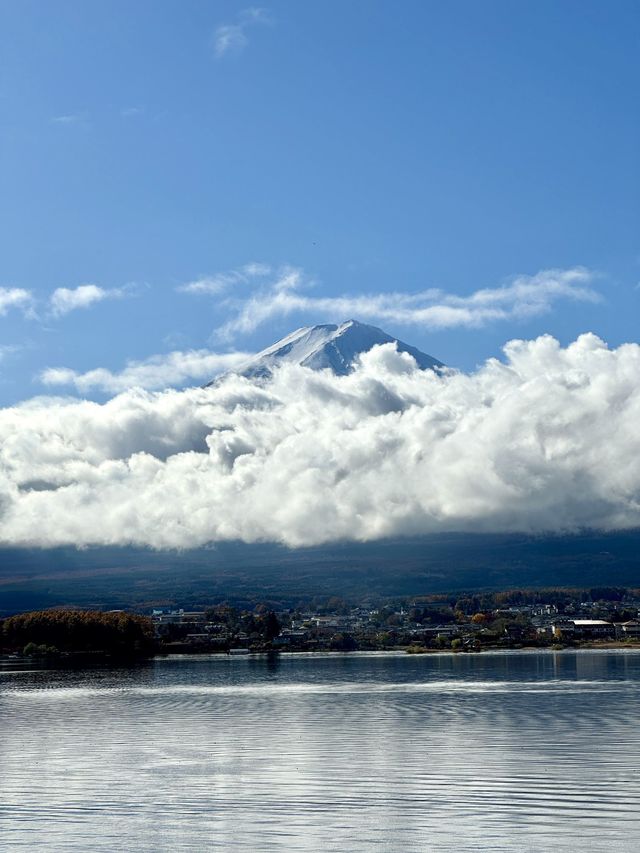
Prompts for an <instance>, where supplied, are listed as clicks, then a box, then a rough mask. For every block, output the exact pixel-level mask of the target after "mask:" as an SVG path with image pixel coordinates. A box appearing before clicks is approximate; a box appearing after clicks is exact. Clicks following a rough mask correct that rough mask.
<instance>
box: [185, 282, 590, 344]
mask: <svg viewBox="0 0 640 853" xmlns="http://www.w3.org/2000/svg"><path fill="white" fill-rule="evenodd" d="M595 279H596V275H595V274H594V273H593V272H591V271H590V270H587V269H585V268H583V267H574V268H572V269H564V270H563V269H550V270H543V271H541V272H538V273H537V274H536V275H521V276H516V277H515V278H513V279H512V280H511V281H509V282H508V283H506V284H503V285H501V286H498V287H493V288H482V289H480V290H475V291H473V292H472V293H470V294H467V295H464V296H461V295H457V294H452V293H446V292H445V291H442V290H440V289H436V288H431V289H428V290H422V291H419V292H417V293H406V292H401V291H391V292H386V293H384V292H383V293H373V294H366V293H365V294H344V295H340V296H316V295H314V294H313V293H312V292H311V293H310V292H309V291H310V290H312V288H313V282H312V281H311V280H310V279H309V278H308V277H307V276H306V275H305V274H304V272H303V271H302V270H301V269H297V268H295V267H282V268H280V269H279V270H277V271H276V272H275V273H274V274H273V276H272V277H271V278H270V280H268V281H264V278H263V279H262V280H260V281H257V282H256V286H255V288H254V289H253V291H251V292H250V293H248V294H247V295H246V296H244V297H243V296H238V295H234V296H233V297H229V298H227V299H225V300H224V302H223V303H222V304H223V306H224V307H226V308H227V309H228V310H229V311H230V313H231V316H230V318H229V319H228V320H227V321H226V322H225V323H224V324H223V325H221V326H220V327H219V328H218V329H217V336H218V338H219V339H221V340H230V339H232V338H233V337H234V336H235V335H237V334H246V333H250V332H253V331H254V330H255V329H257V328H258V327H259V326H261V325H262V324H263V323H266V322H268V321H269V320H271V319H273V318H276V317H288V316H290V315H295V314H300V315H309V316H310V317H312V318H313V319H314V320H315V321H316V322H317V321H318V320H319V319H320V318H326V319H330V320H341V319H344V318H346V317H356V318H359V319H364V320H377V321H381V322H389V323H394V324H397V325H405V326H416V327H421V328H424V329H452V328H459V327H466V328H479V327H481V326H485V325H487V324H489V323H493V322H499V321H504V320H524V319H527V318H531V317H536V316H540V315H542V314H546V313H548V312H549V311H550V310H551V309H552V307H553V305H554V303H556V302H557V301H558V300H561V299H568V300H574V301H583V302H597V301H599V299H600V296H599V295H598V293H597V292H596V290H595V289H594V287H593V283H594V281H595ZM212 280H216V279H215V278H214V279H212ZM251 283H253V282H251ZM185 290H187V292H191V293H194V292H203V293H205V292H214V291H213V290H212V291H207V290H206V289H205V288H204V287H202V288H201V289H196V288H195V287H192V288H185ZM221 291H222V288H220V289H218V290H216V291H215V292H217V293H219V292H221Z"/></svg>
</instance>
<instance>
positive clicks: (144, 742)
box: [0, 652, 640, 851]
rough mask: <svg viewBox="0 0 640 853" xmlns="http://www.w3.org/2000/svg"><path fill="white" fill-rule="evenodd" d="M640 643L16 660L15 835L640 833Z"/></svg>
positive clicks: (129, 844)
mask: <svg viewBox="0 0 640 853" xmlns="http://www.w3.org/2000/svg"><path fill="white" fill-rule="evenodd" d="M638 699H640V654H638V653H633V652H576V653H567V652H562V653H557V654H551V653H547V654H537V653H520V654H495V655H494V654H481V655H455V656H453V655H445V654H443V655H424V656H415V657H412V656H407V655H342V656H339V655H294V656H282V657H280V658H278V657H264V658H257V657H236V658H232V657H226V656H210V657H202V658H190V659H185V658H167V659H160V660H157V661H154V662H153V663H151V664H150V665H148V666H144V667H136V668H132V669H120V670H93V671H90V672H86V671H84V672H62V671H50V672H4V673H0V725H1V726H2V738H1V740H0V762H1V767H2V775H1V776H0V839H2V840H0V846H2V845H4V847H3V849H22V848H23V847H24V848H26V847H28V846H31V847H33V846H36V847H37V849H39V850H40V849H46V850H60V851H66V850H83V851H84V850H113V849H116V848H118V847H123V848H124V849H126V850H209V849H222V850H232V849H243V850H282V851H289V850H318V849H322V848H327V849H328V850H340V851H342V850H354V851H358V850H370V849H376V850H378V849H381V850H393V851H395V850H398V851H399V850H402V851H404V850H467V851H471V850H473V851H478V850H510V851H523V850H536V851H537V850H540V851H543V850H549V849H552V848H553V849H554V850H577V849H581V848H582V847H583V846H584V845H585V844H586V845H588V846H589V847H590V848H591V850H592V851H597V850H612V849H616V850H623V851H624V850H635V849H636V847H637V842H638V841H639V840H640V819H639V817H638V814H639V806H640V778H639V776H640V774H639V772H638V770H637V769H636V768H637V767H638V766H639V759H640V735H639V732H638V727H637V725H636V719H635V711H634V709H637V707H638Z"/></svg>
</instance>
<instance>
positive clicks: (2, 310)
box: [0, 287, 33, 317]
mask: <svg viewBox="0 0 640 853" xmlns="http://www.w3.org/2000/svg"><path fill="white" fill-rule="evenodd" d="M14 308H17V309H19V310H21V311H22V312H23V313H25V314H29V313H31V312H32V311H33V295H32V294H31V291H29V290H25V289H24V288H22V287H0V317H4V315H5V314H7V313H8V312H9V311H10V310H11V309H14Z"/></svg>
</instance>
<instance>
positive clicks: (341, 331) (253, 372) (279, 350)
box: [234, 320, 443, 378]
mask: <svg viewBox="0 0 640 853" xmlns="http://www.w3.org/2000/svg"><path fill="white" fill-rule="evenodd" d="M388 343H395V345H396V346H397V348H398V351H399V352H407V353H409V354H410V355H412V356H413V358H415V360H416V362H417V363H418V366H419V367H421V368H422V369H423V370H424V369H427V368H436V367H442V366H443V364H442V362H440V361H438V359H436V358H433V357H432V356H430V355H427V354H426V353H423V352H421V351H420V350H418V349H416V348H415V347H412V346H410V345H409V344H405V343H404V342H403V341H399V340H398V339H397V338H394V337H392V336H391V335H388V334H387V333H386V332H383V331H382V329H378V328H377V327H376V326H369V325H367V324H366V323H359V322H358V321H357V320H346V321H345V322H344V323H340V325H336V324H333V323H329V324H324V325H319V326H305V327H303V328H301V329H296V331H295V332H291V334H289V335H287V336H286V337H284V338H282V339H281V340H279V341H277V343H275V344H272V346H270V347H267V348H266V349H264V350H262V352H259V353H257V355H255V356H253V357H252V358H251V359H249V360H248V361H247V362H245V363H244V364H241V365H240V366H239V367H238V368H237V369H236V370H234V373H239V374H240V375H241V376H247V377H252V378H259V377H265V376H268V375H269V374H270V373H271V371H272V370H273V368H275V367H278V366H280V365H282V364H291V363H293V364H300V365H302V366H303V367H310V368H311V369H312V370H323V369H326V368H329V369H330V370H332V371H333V372H334V373H336V374H338V375H342V376H344V375H345V374H347V373H350V372H351V371H352V370H353V368H354V367H355V364H356V361H357V359H358V356H359V355H360V354H361V353H364V352H368V351H369V350H370V349H371V348H372V347H374V346H376V345H377V344H388Z"/></svg>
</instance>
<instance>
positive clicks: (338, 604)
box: [150, 587, 640, 654]
mask: <svg viewBox="0 0 640 853" xmlns="http://www.w3.org/2000/svg"><path fill="white" fill-rule="evenodd" d="M150 615H151V619H152V621H153V625H154V629H155V634H156V638H157V641H158V643H159V646H160V648H161V650H162V651H163V652H165V653H170V652H175V653H180V652H183V653H184V652H213V651H225V652H229V653H231V654H247V653H251V652H260V651H291V652H293V651H297V652H312V651H356V650H362V651H367V650H369V651H370V650H390V649H404V650H406V651H408V652H410V653H415V654H419V653H426V652H429V651H441V650H453V651H468V652H473V651H481V650H482V649H488V648H524V647H533V648H545V647H555V648H558V647H566V646H569V647H570V646H580V645H593V644H597V645H607V644H608V645H618V644H625V645H626V644H634V643H640V618H639V617H640V591H639V590H626V589H622V590H621V589H609V588H605V587H603V588H599V589H593V590H588V591H587V590H547V591H544V590H541V591H531V590H514V591H508V592H501V593H486V594H470V595H462V596H446V595H433V596H425V597H420V598H414V599H410V600H406V601H400V602H385V603H383V604H379V603H378V604H377V605H376V606H367V605H366V604H363V603H360V604H355V605H354V604H348V603H346V602H344V601H342V600H341V599H336V598H334V599H328V600H327V601H324V602H321V603H317V602H316V603H314V604H312V605H307V606H299V607H297V608H289V609H275V608H274V609H271V608H270V607H269V605H266V604H258V605H256V606H255V607H253V608H251V609H241V608H238V607H234V606H231V605H229V604H219V605H216V606H213V607H209V608H203V609H202V610H185V609H182V608H166V609H161V608H156V609H154V610H153V611H152V613H151V614H150Z"/></svg>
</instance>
